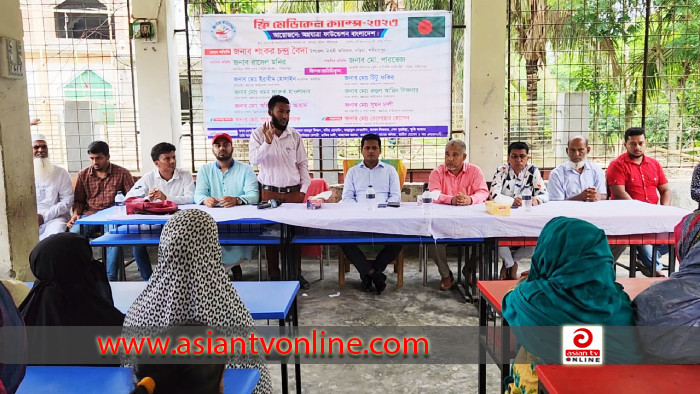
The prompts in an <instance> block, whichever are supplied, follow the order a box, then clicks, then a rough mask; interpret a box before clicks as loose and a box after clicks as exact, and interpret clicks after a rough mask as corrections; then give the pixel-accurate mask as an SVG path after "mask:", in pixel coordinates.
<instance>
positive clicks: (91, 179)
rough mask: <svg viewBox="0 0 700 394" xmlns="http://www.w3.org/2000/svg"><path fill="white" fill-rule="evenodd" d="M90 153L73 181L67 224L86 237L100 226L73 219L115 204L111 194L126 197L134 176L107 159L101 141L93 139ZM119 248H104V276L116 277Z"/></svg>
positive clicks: (91, 234)
mask: <svg viewBox="0 0 700 394" xmlns="http://www.w3.org/2000/svg"><path fill="white" fill-rule="evenodd" d="M87 153H88V156H90V163H91V165H90V166H89V167H86V168H83V169H82V170H80V172H79V173H78V178H77V180H76V181H75V194H74V199H73V216H71V219H70V221H69V222H68V223H67V227H68V228H69V229H70V231H71V232H73V233H77V234H82V235H84V236H86V237H88V238H90V237H92V236H93V234H95V233H96V232H99V231H101V230H102V228H103V226H81V225H77V224H75V221H76V220H78V219H80V218H81V217H83V216H88V215H92V214H94V213H95V212H97V211H100V210H102V209H105V208H109V207H111V206H113V205H114V197H116V196H117V193H119V192H122V194H123V195H125V196H126V193H128V192H129V190H130V189H131V187H132V186H134V177H133V176H132V175H131V173H129V170H127V169H126V168H124V167H120V166H118V165H116V164H113V163H111V162H110V161H109V145H107V143H105V142H104V141H93V142H92V143H90V145H89V146H88V149H87ZM118 256H119V248H117V247H116V246H112V247H109V248H107V278H109V280H117V276H118V273H119V265H118V264H122V262H121V261H119V262H118V261H117V259H118Z"/></svg>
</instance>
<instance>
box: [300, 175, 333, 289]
mask: <svg viewBox="0 0 700 394" xmlns="http://www.w3.org/2000/svg"><path fill="white" fill-rule="evenodd" d="M328 190H331V188H330V187H329V186H328V182H326V180H325V179H323V178H314V179H312V180H311V185H309V189H308V190H307V191H306V196H304V203H306V200H308V199H309V197H312V196H315V195H317V194H319V193H323V192H325V191H328ZM301 255H302V256H310V257H318V263H319V267H320V277H321V280H323V245H303V246H302V247H301ZM326 261H328V263H329V264H330V261H331V253H330V250H329V249H328V248H326Z"/></svg>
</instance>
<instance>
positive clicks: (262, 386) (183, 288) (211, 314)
mask: <svg viewBox="0 0 700 394" xmlns="http://www.w3.org/2000/svg"><path fill="white" fill-rule="evenodd" d="M179 325H206V326H213V327H253V325H254V324H253V318H252V317H251V315H250V312H249V311H248V309H246V307H245V305H243V302H242V301H241V299H240V298H239V296H238V293H236V290H235V289H234V288H233V286H232V285H231V282H229V281H228V277H227V276H226V272H225V271H224V267H223V265H222V264H221V245H220V244H219V241H218V236H217V226H216V222H215V221H214V219H213V218H212V217H211V216H209V215H208V214H207V213H206V212H204V211H200V210H196V209H187V210H182V211H179V212H177V213H176V214H175V215H173V217H172V218H170V220H168V222H167V223H166V224H165V226H164V227H163V232H162V233H161V237H160V245H159V246H158V264H157V265H156V266H155V270H154V272H153V275H152V276H151V279H150V280H149V282H148V284H147V285H146V288H145V289H144V291H143V292H142V293H141V294H140V295H139V296H138V297H137V298H136V301H134V303H133V305H132V306H131V308H129V311H128V313H127V314H126V319H125V321H124V326H125V334H127V335H128V333H129V332H130V330H129V327H134V329H135V330H138V328H139V327H172V326H179ZM228 367H232V368H257V369H259V370H260V381H259V382H258V385H257V387H256V390H255V392H256V393H269V392H271V391H272V386H271V382H270V374H269V372H268V370H267V367H266V366H265V365H264V360H263V359H262V358H261V359H260V363H259V364H257V365H255V364H250V363H237V362H236V359H235V356H232V358H230V359H229V364H228ZM156 384H157V382H156Z"/></svg>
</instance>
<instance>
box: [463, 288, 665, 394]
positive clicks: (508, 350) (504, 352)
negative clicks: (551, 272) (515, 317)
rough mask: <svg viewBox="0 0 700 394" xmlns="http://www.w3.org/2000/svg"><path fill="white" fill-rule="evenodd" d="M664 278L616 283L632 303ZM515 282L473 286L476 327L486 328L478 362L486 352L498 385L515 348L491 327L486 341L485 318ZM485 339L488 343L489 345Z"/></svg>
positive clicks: (482, 374) (482, 377)
mask: <svg viewBox="0 0 700 394" xmlns="http://www.w3.org/2000/svg"><path fill="white" fill-rule="evenodd" d="M665 279H667V278H618V279H617V283H619V284H621V285H622V287H624V289H625V292H626V293H627V295H629V297H630V299H632V300H633V299H634V298H635V297H636V296H637V295H639V293H641V292H642V291H644V290H645V289H647V288H648V287H649V286H651V284H652V283H654V282H657V281H662V280H665ZM517 283H518V281H517V280H497V281H479V282H478V283H477V288H478V289H479V291H480V296H479V326H480V327H486V328H487V333H486V335H485V336H482V335H480V338H479V359H484V358H485V353H487V352H488V353H489V355H490V356H491V358H493V359H494V360H495V361H496V363H497V365H498V367H499V369H500V370H501V382H503V381H504V379H505V378H506V376H507V374H508V370H509V367H510V359H511V358H512V357H513V356H514V354H515V353H514V350H515V349H514V348H513V347H512V345H513V344H514V343H513V341H511V339H512V338H511V335H506V333H507V330H502V329H501V328H500V327H497V326H495V325H494V327H493V335H492V338H489V335H488V327H489V326H488V320H487V316H488V310H489V308H493V310H494V311H495V312H496V313H498V314H500V313H501V310H502V309H501V301H502V300H503V297H504V296H505V295H506V293H507V292H508V291H510V289H511V288H513V287H514V286H515V285H516V284H517ZM501 321H502V327H507V326H508V322H507V321H506V320H505V319H503V318H502V317H501ZM494 323H495V322H494ZM489 340H491V341H490V342H489ZM489 345H490V346H489ZM479 393H486V364H479Z"/></svg>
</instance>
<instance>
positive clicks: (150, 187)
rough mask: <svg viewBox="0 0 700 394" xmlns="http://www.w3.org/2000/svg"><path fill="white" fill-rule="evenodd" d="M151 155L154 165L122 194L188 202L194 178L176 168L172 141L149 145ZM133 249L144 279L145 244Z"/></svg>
mask: <svg viewBox="0 0 700 394" xmlns="http://www.w3.org/2000/svg"><path fill="white" fill-rule="evenodd" d="M151 159H152V160H153V164H154V165H155V166H156V168H155V169H154V170H152V171H149V172H147V173H146V174H145V175H144V176H142V177H141V179H139V180H138V182H136V184H134V187H132V188H131V190H129V193H127V194H126V197H127V198H130V197H141V196H145V197H146V198H148V199H149V200H150V201H156V200H160V201H166V200H170V201H172V202H174V203H175V204H178V205H180V204H192V202H193V195H194V180H193V179H192V174H191V173H190V172H189V171H187V170H183V169H180V168H177V159H176V157H175V145H173V144H169V143H167V142H161V143H159V144H156V145H155V146H153V148H152V149H151ZM133 252H134V260H136V265H137V266H138V267H139V272H141V278H143V280H148V278H150V277H151V274H152V273H153V269H152V268H151V258H150V257H149V256H148V250H146V247H145V246H134V248H133Z"/></svg>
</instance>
